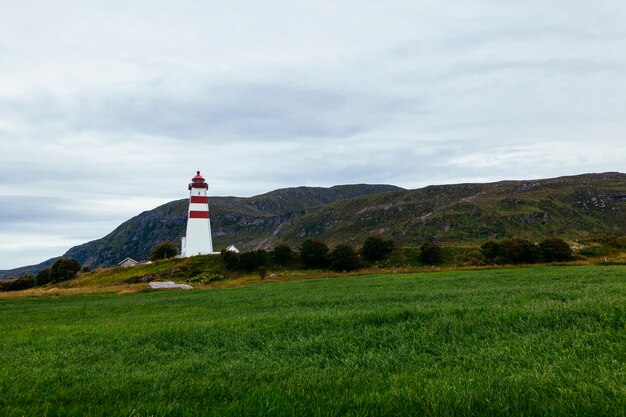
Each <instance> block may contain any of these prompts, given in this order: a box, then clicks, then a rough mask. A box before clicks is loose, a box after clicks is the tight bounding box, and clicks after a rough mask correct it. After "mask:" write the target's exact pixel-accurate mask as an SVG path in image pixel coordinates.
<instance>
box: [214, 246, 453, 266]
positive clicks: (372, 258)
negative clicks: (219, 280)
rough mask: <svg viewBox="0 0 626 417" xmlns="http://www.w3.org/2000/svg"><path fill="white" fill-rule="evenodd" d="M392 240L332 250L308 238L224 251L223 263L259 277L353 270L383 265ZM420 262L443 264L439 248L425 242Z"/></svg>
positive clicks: (387, 257)
mask: <svg viewBox="0 0 626 417" xmlns="http://www.w3.org/2000/svg"><path fill="white" fill-rule="evenodd" d="M396 251H397V247H396V244H395V242H394V241H393V240H391V239H384V238H380V237H368V238H366V239H365V241H364V242H363V245H362V246H361V247H360V248H359V249H358V250H356V249H354V248H353V247H352V246H350V245H346V244H339V245H337V246H335V247H333V248H332V249H331V248H329V247H328V246H327V245H326V244H325V243H324V242H322V241H320V240H317V239H307V240H305V241H304V242H302V244H301V245H300V247H299V248H298V250H297V251H294V250H292V249H291V248H290V247H289V246H287V245H284V244H280V245H277V246H276V247H274V248H273V249H272V250H271V251H266V250H264V249H259V250H254V251H249V252H241V253H235V252H230V251H227V250H223V251H222V253H221V256H222V260H223V262H224V265H225V266H226V268H227V269H229V270H232V271H245V272H252V271H259V273H260V274H261V275H263V274H264V272H266V271H267V268H268V267H275V266H281V267H292V268H298V269H329V270H332V271H355V270H357V269H360V268H362V267H364V266H368V265H373V264H376V263H380V262H384V261H386V260H388V259H389V258H390V257H392V256H393V255H394V253H396ZM420 260H421V261H422V263H425V264H431V265H435V264H439V263H441V262H442V261H443V254H442V250H441V248H440V247H439V246H437V245H435V244H432V243H426V244H424V245H422V247H421V250H420Z"/></svg>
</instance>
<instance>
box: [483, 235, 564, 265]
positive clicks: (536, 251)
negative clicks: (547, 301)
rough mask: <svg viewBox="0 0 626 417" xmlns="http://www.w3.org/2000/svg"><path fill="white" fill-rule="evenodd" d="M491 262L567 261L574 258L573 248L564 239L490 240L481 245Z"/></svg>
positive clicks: (484, 254) (487, 259)
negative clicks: (536, 240) (537, 241)
mask: <svg viewBox="0 0 626 417" xmlns="http://www.w3.org/2000/svg"><path fill="white" fill-rule="evenodd" d="M481 251H482V254H483V256H484V257H485V260H486V261H487V262H488V263H491V264H500V265H502V264H533V263H538V262H567V261H571V260H572V259H573V252H572V248H571V247H570V246H569V245H568V243H567V242H565V241H564V240H563V239H559V238H556V237H555V238H549V239H545V240H542V241H541V242H539V243H537V244H535V243H533V242H531V241H529V240H526V239H507V240H502V241H493V240H490V241H489V242H486V243H485V244H483V245H482V246H481Z"/></svg>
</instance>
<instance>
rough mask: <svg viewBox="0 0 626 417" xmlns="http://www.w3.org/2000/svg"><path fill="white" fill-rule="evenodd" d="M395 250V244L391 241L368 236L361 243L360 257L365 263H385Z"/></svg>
mask: <svg viewBox="0 0 626 417" xmlns="http://www.w3.org/2000/svg"><path fill="white" fill-rule="evenodd" d="M395 249H396V244H395V242H394V241H393V240H391V239H383V238H381V237H377V236H370V237H368V238H366V239H365V241H363V247H362V248H361V256H363V259H364V260H366V261H367V262H372V263H373V262H379V261H385V260H387V259H389V256H391V254H392V253H393V251H394V250H395Z"/></svg>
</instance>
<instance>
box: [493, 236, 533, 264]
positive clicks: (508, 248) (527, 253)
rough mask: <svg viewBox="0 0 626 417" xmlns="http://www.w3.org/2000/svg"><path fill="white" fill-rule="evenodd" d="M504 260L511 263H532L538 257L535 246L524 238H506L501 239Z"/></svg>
mask: <svg viewBox="0 0 626 417" xmlns="http://www.w3.org/2000/svg"><path fill="white" fill-rule="evenodd" d="M502 250H503V252H504V261H505V262H508V263H512V264H523V263H527V264H532V263H535V262H537V260H538V259H539V251H538V248H537V246H536V245H535V244H534V243H532V242H530V241H528V240H526V239H507V240H503V241H502Z"/></svg>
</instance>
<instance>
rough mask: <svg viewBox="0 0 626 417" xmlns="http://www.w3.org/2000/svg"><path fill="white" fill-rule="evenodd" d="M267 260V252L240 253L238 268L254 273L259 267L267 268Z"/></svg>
mask: <svg viewBox="0 0 626 417" xmlns="http://www.w3.org/2000/svg"><path fill="white" fill-rule="evenodd" d="M268 259H269V257H268V254H267V251H265V250H263V249H259V250H254V251H250V252H242V253H240V254H239V266H238V268H239V269H242V270H244V271H247V272H252V271H256V270H258V269H259V267H261V266H267V263H268Z"/></svg>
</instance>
